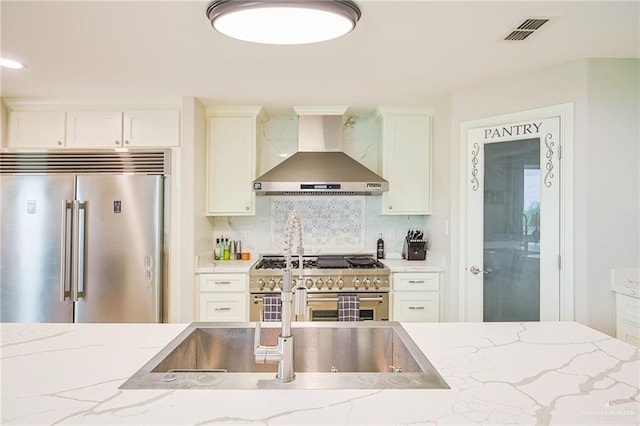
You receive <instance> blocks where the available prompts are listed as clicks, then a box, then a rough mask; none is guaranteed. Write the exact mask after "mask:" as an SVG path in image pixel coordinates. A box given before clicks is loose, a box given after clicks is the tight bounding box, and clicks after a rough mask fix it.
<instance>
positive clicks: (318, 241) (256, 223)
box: [209, 115, 429, 257]
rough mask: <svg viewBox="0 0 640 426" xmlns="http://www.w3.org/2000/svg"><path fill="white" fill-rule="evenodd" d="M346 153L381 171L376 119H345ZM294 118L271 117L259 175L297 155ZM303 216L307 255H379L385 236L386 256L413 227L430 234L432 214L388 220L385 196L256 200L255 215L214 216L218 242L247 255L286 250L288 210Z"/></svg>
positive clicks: (262, 145)
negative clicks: (230, 242)
mask: <svg viewBox="0 0 640 426" xmlns="http://www.w3.org/2000/svg"><path fill="white" fill-rule="evenodd" d="M345 122H346V124H345V126H344V127H343V132H342V142H343V143H342V145H343V150H344V152H345V153H347V154H348V155H350V156H352V157H353V158H355V159H356V160H358V161H359V162H361V163H362V164H364V165H365V166H367V167H368V168H370V169H371V170H373V171H374V172H376V173H381V171H382V167H381V164H380V155H379V151H380V149H379V146H380V145H379V135H380V132H379V128H378V123H377V121H376V120H375V117H374V116H356V117H348V118H347V117H345ZM297 130H298V126H297V118H296V117H295V115H291V116H288V115H282V116H271V117H269V118H267V120H266V121H265V122H264V123H262V132H261V135H260V139H259V141H258V152H259V156H258V174H262V173H264V172H266V171H267V170H269V169H270V168H272V167H273V166H275V165H276V164H278V163H280V162H282V161H283V160H284V159H285V158H286V157H288V156H290V155H291V154H293V153H295V152H296V151H297ZM293 208H296V209H298V211H299V212H300V213H301V214H302V217H303V225H304V229H303V243H304V248H305V252H306V253H308V254H314V253H375V250H376V240H377V239H378V234H379V233H381V234H382V235H383V238H384V240H385V249H386V252H387V253H391V252H396V253H400V252H401V251H402V238H403V236H404V235H405V234H406V232H407V230H408V229H409V228H411V229H423V230H425V231H426V227H427V222H428V220H429V219H428V218H429V217H428V216H384V215H382V214H381V212H382V197H381V196H329V195H327V196H257V197H256V215H255V216H250V217H244V216H233V217H230V216H229V217H209V221H210V223H211V226H212V228H213V235H212V237H213V238H214V239H215V238H216V237H219V236H220V235H224V236H225V237H228V238H229V239H234V240H242V249H243V251H250V252H251V253H252V256H254V257H257V255H259V254H260V253H280V252H282V248H283V247H284V245H283V241H282V240H283V235H284V229H285V225H286V221H287V218H288V216H289V212H290V211H291V210H292V209H293Z"/></svg>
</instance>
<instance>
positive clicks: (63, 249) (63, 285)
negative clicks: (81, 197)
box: [60, 200, 71, 302]
mask: <svg viewBox="0 0 640 426" xmlns="http://www.w3.org/2000/svg"><path fill="white" fill-rule="evenodd" d="M70 207H71V203H70V202H69V201H67V200H62V216H61V217H62V224H61V225H62V226H60V301H61V302H64V301H65V299H66V298H67V296H69V291H68V290H67V266H68V264H69V247H67V239H68V236H69V229H68V226H67V223H68V220H69V215H68V213H67V212H68V211H69V208H70Z"/></svg>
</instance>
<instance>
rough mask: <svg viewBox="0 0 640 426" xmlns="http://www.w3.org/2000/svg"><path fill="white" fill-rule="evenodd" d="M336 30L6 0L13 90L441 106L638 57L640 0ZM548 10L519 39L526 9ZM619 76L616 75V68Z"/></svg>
mask: <svg viewBox="0 0 640 426" xmlns="http://www.w3.org/2000/svg"><path fill="white" fill-rule="evenodd" d="M357 3H358V5H359V6H360V8H361V10H362V19H361V20H360V22H359V23H358V26H357V28H356V30H355V31H354V32H352V33H351V34H349V35H347V36H346V37H343V38H341V39H338V40H333V41H330V42H325V43H321V44H313V45H304V46H265V45H256V44H250V43H245V42H239V41H235V40H232V39H229V38H226V37H224V36H222V35H220V34H218V33H217V32H216V31H214V30H213V29H212V28H211V26H210V24H209V22H208V20H207V18H206V17H205V10H206V8H207V5H208V4H209V1H207V0H205V1H189V0H187V1H149V0H146V1H103V2H97V1H67V2H61V1H51V0H49V1H42V2H34V1H29V0H16V1H14V0H2V1H1V2H0V8H1V9H0V14H1V23H2V27H1V39H0V42H1V43H0V45H1V49H2V50H1V52H0V53H1V55H2V56H3V57H11V58H14V59H18V60H20V61H22V62H24V63H25V64H26V66H27V67H26V68H25V69H23V70H3V71H2V75H1V86H0V90H1V93H2V96H3V97H11V98H14V97H38V98H48V99H52V98H64V99H69V98H76V99H77V98H87V97H100V96H105V97H118V96H126V97H135V96H164V97H166V96H197V97H199V98H201V99H202V100H203V101H204V102H205V103H208V104H218V105H230V104H235V105H264V106H267V107H273V108H278V107H282V106H290V105H349V106H351V107H352V108H358V109H369V108H372V107H374V106H376V105H435V104H437V102H438V101H440V100H441V99H442V98H443V97H445V96H447V94H449V93H451V92H452V91H455V90H460V89H464V88H467V87H472V86H476V85H479V84H484V83H489V82H491V81H494V80H498V79H502V78H508V77H509V76H514V75H518V74H522V73H526V72H529V71H533V70H538V69H543V68H547V67H550V66H553V65H558V64H562V63H566V62H570V61H574V60H578V59H583V58H603V57H604V58H626V57H633V58H638V57H640V31H639V28H640V26H639V22H640V2H639V1H637V0H635V1H623V2H612V1H599V2H598V1H584V2H576V1H569V2H559V1H549V2H541V1H527V2H524V1H497V2H482V1H467V2H461V1H440V2H436V1H426V0H422V1H374V0H359V1H358V0H357ZM527 17H550V18H551V20H550V21H549V22H548V23H546V24H545V25H544V26H543V27H542V28H541V29H540V30H539V31H538V32H536V33H535V34H533V35H532V36H530V37H529V38H528V39H526V40H525V41H522V42H513V41H512V42H508V41H504V40H503V38H504V37H505V36H506V35H507V34H508V33H509V32H510V31H511V30H512V29H513V28H514V27H515V26H517V25H518V24H519V23H520V22H522V21H523V19H524V18H527ZM612 78H615V76H612Z"/></svg>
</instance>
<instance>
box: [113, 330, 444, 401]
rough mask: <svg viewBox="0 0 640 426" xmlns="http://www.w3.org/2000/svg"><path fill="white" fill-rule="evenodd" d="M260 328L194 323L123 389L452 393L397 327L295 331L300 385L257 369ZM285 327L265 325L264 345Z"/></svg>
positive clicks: (271, 367) (269, 367)
mask: <svg viewBox="0 0 640 426" xmlns="http://www.w3.org/2000/svg"><path fill="white" fill-rule="evenodd" d="M254 330H255V323H193V324H191V325H189V326H188V327H187V328H186V329H185V330H184V331H183V332H182V333H180V334H179V335H178V336H177V337H176V338H175V339H174V340H173V341H171V342H170V343H169V344H168V345H167V346H165V347H164V348H163V349H162V350H161V351H160V352H159V353H158V354H157V355H155V356H154V357H153V358H152V359H151V360H150V361H149V362H147V363H146V364H145V365H144V366H143V367H142V368H141V369H140V370H139V371H138V372H136V373H135V374H134V375H133V376H131V377H130V378H129V379H128V380H127V381H126V382H125V383H124V384H123V385H122V386H121V387H120V388H121V389H198V388H202V389H449V386H448V385H447V383H446V382H445V381H444V380H443V379H442V377H440V375H439V374H438V372H437V371H436V370H435V369H434V368H433V366H432V365H431V363H430V362H429V360H428V359H427V357H426V356H425V355H424V354H423V353H422V351H420V349H419V348H418V347H417V346H416V344H415V343H414V342H413V340H412V339H411V337H409V335H408V334H407V333H406V331H405V330H404V329H403V328H402V326H401V325H400V324H399V323H397V322H386V321H385V322H358V323H335V322H334V323H320V322H297V323H293V326H292V332H293V335H294V351H295V372H296V378H295V380H294V381H292V382H289V383H280V382H278V381H276V380H275V372H276V368H277V366H276V365H275V364H256V362H255V357H254V354H253V345H254ZM279 333H280V327H278V324H276V323H274V324H269V323H264V324H263V327H262V344H265V345H274V344H275V343H276V341H277V338H278V334H279Z"/></svg>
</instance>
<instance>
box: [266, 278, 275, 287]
mask: <svg viewBox="0 0 640 426" xmlns="http://www.w3.org/2000/svg"><path fill="white" fill-rule="evenodd" d="M267 285H268V286H269V290H273V289H274V288H276V280H274V279H273V278H271V279H270V280H269V282H268V283H267Z"/></svg>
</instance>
